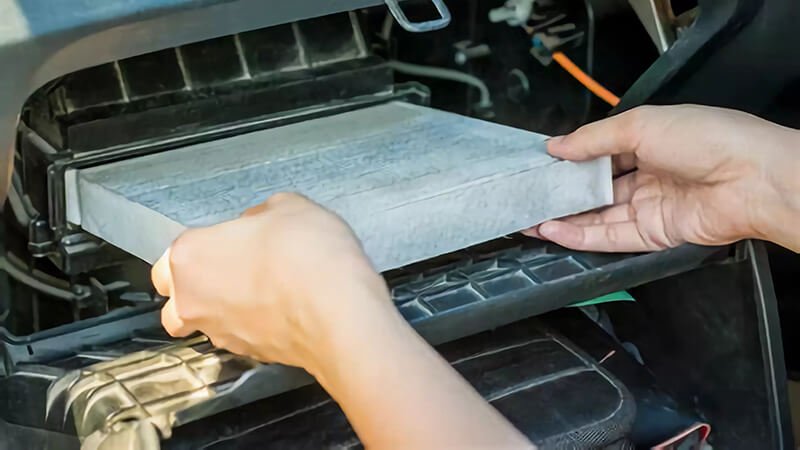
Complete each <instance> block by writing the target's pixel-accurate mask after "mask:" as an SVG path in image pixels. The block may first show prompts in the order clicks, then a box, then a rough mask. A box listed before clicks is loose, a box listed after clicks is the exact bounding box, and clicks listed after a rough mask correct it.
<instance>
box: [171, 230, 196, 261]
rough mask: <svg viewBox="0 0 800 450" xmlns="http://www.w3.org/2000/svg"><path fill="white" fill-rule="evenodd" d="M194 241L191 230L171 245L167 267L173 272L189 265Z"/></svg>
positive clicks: (192, 257)
mask: <svg viewBox="0 0 800 450" xmlns="http://www.w3.org/2000/svg"><path fill="white" fill-rule="evenodd" d="M194 240H195V239H194V232H193V230H188V231H186V232H184V233H183V234H181V235H180V236H178V238H177V239H175V242H173V243H172V246H171V247H170V251H169V266H170V268H172V270H173V271H174V270H176V269H180V268H182V267H187V266H188V265H190V264H191V262H192V260H193V259H194V253H195V248H194V247H195V244H194Z"/></svg>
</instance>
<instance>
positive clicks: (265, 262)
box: [153, 194, 533, 449]
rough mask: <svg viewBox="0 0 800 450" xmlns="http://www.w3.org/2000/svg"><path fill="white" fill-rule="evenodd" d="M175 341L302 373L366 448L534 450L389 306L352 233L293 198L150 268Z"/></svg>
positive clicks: (196, 236) (211, 231)
mask: <svg viewBox="0 0 800 450" xmlns="http://www.w3.org/2000/svg"><path fill="white" fill-rule="evenodd" d="M153 282H154V285H155V286H156V289H157V290H158V291H159V292H160V293H161V294H162V295H166V296H169V297H170V300H169V301H168V303H167V304H166V305H165V307H164V310H163V312H162V322H163V323H164V326H165V328H166V329H167V331H169V332H170V333H171V334H173V335H176V336H182V335H186V334H188V333H191V332H193V331H195V330H200V331H202V332H203V333H205V334H206V335H208V336H209V338H210V339H211V341H212V342H213V343H214V344H215V345H216V346H218V347H223V348H227V349H229V350H231V351H233V352H235V353H239V354H243V355H249V356H251V357H253V358H256V359H259V360H261V361H270V362H278V363H282V364H287V365H292V366H297V367H302V368H305V369H306V370H307V371H309V373H311V374H312V375H314V376H315V377H316V378H317V380H318V381H319V382H320V383H321V384H322V386H323V387H324V388H325V389H326V390H327V391H328V392H329V393H330V394H331V396H332V397H333V398H334V399H335V400H336V401H337V402H338V403H339V405H340V406H341V407H342V409H343V410H344V412H345V414H346V415H347V417H348V419H349V420H350V423H351V424H352V425H353V427H354V428H355V430H356V432H357V433H358V435H359V437H360V438H361V440H362V441H363V442H364V444H365V445H366V446H367V447H369V448H393V449H394V448H421V449H427V448H431V449H434V448H435V449H442V448H458V449H462V448H464V449H468V448H532V447H533V446H532V445H531V444H530V442H528V440H527V439H526V438H525V437H524V436H522V435H521V434H520V433H519V432H518V431H517V430H516V429H515V428H514V427H513V426H512V425H511V424H509V423H508V422H507V421H506V420H505V419H504V418H503V417H502V416H501V415H500V414H499V413H498V412H497V411H496V410H494V409H493V408H492V407H491V406H490V405H489V404H488V403H486V402H485V401H484V400H483V399H482V398H481V397H480V396H479V395H478V393H477V392H475V391H474V390H473V389H472V387H471V386H470V385H469V384H467V382H466V381H465V380H464V379H463V378H461V377H460V376H459V375H458V373H457V372H455V371H454V370H453V369H452V368H451V367H450V366H449V365H448V364H447V362H446V361H444V360H443V359H442V358H441V357H440V356H439V355H438V354H437V353H436V352H435V351H434V350H433V349H432V348H431V347H430V346H428V345H427V343H425V342H424V341H423V340H422V339H421V338H420V337H419V335H417V334H416V333H415V332H414V330H413V329H411V327H410V326H409V325H408V324H407V323H406V321H405V320H404V319H403V318H402V317H401V316H400V314H399V313H398V312H397V310H396V309H395V307H394V306H393V305H392V303H391V300H390V296H389V293H388V290H387V288H386V285H385V283H384V281H383V279H382V278H381V277H380V275H378V274H377V273H376V272H375V271H374V270H373V269H372V268H371V266H370V264H369V262H368V261H367V258H366V257H365V256H364V254H363V252H362V250H361V248H360V245H359V243H358V241H357V240H356V238H355V236H354V235H353V234H352V232H351V231H350V229H349V227H347V225H346V224H345V223H344V222H342V221H341V220H340V219H339V218H338V217H336V216H335V215H333V214H332V213H330V212H328V211H326V210H324V209H322V208H321V207H319V206H317V205H316V204H314V203H312V202H311V201H309V200H307V199H305V198H302V197H300V196H297V195H287V194H283V195H279V196H276V197H273V198H271V199H270V200H268V201H267V202H266V203H265V204H263V205H261V206H259V207H257V208H254V209H253V210H251V211H249V212H248V213H246V214H245V215H244V216H243V217H242V218H241V219H239V220H236V221H232V222H229V223H226V224H222V225H219V226H215V227H211V228H205V229H199V230H191V231H189V232H187V233H185V234H184V235H183V236H181V237H180V238H179V239H178V240H177V241H176V242H175V244H174V245H173V247H172V249H171V250H170V252H169V253H168V254H167V255H165V257H164V258H162V259H161V260H160V261H159V262H158V263H157V264H156V265H155V266H154V268H153Z"/></svg>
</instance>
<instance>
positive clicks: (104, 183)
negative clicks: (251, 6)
mask: <svg viewBox="0 0 800 450" xmlns="http://www.w3.org/2000/svg"><path fill="white" fill-rule="evenodd" d="M545 139H546V137H545V136H543V135H540V134H536V133H532V132H529V131H524V130H519V129H515V128H511V127H507V126H503V125H498V124H494V123H490V122H485V121H481V120H477V119H472V118H468V117H464V116H460V115H457V114H451V113H447V112H443V111H439V110H436V109H431V108H427V107H423V106H417V105H411V104H407V103H403V102H392V103H387V104H383V105H379V106H373V107H369V108H364V109H360V110H356V111H351V112H345V113H342V114H337V115H333V116H329V117H323V118H318V119H313V120H308V121H305V122H299V123H295V124H291V125H285V126H282V127H278V128H272V129H267V130H262V131H255V132H251V133H248V134H243V135H239V136H235V137H231V138H226V139H221V140H216V141H211V142H205V143H200V144H195V145H190V146H186V147H183V148H179V149H175V150H171V151H165V152H161V153H157V154H153V155H148V156H143V157H138V158H134V159H129V160H125V161H120V162H115V163H110V164H107V165H103V166H98V167H92V168H87V169H80V170H76V171H74V172H72V173H69V174H68V177H67V180H68V183H67V219H68V220H69V221H70V222H71V223H73V224H75V225H79V226H80V227H82V228H83V229H84V230H86V231H87V232H89V233H91V234H94V235H96V236H98V237H99V238H101V239H103V240H105V241H107V242H109V243H111V244H113V245H115V246H117V247H119V248H121V249H123V250H125V251H127V252H129V253H131V254H133V255H135V256H138V257H139V258H142V259H143V260H145V261H148V262H151V263H152V262H154V261H155V260H156V259H158V257H160V256H161V254H162V253H163V252H164V250H165V249H166V248H167V247H168V246H169V245H170V244H171V243H172V241H173V240H174V239H175V238H176V237H177V236H178V235H179V234H180V233H181V232H182V231H183V230H185V229H187V228H189V227H201V226H208V225H213V224H217V223H220V222H223V221H227V220H231V219H234V218H236V217H238V216H239V215H240V214H241V212H242V211H244V210H245V209H247V208H249V207H251V206H254V205H257V204H259V203H261V202H262V201H264V200H265V199H267V198H268V197H269V196H270V195H271V194H274V193H276V192H287V191H288V192H299V193H301V194H304V195H306V196H307V197H309V198H311V199H312V200H314V201H316V202H318V203H320V204H321V205H323V206H325V207H327V208H329V209H331V210H333V211H335V212H336V213H338V214H339V215H340V216H341V217H343V218H344V219H345V220H346V221H347V222H348V223H349V224H350V226H351V227H352V228H353V230H354V231H355V232H356V234H357V235H358V237H359V238H360V239H361V241H362V242H363V245H364V248H365V250H366V253H367V255H368V256H369V257H370V258H371V260H372V262H373V264H374V265H375V267H376V268H377V269H378V270H381V271H385V270H390V269H394V268H397V267H401V266H404V265H407V264H410V263H414V262H417V261H421V260H425V259H429V258H432V257H435V256H438V255H441V254H445V253H449V252H452V251H456V250H459V249H462V248H465V247H468V246H471V245H475V244H479V243H481V242H485V241H489V240H492V239H495V238H498V237H501V236H504V235H507V234H511V233H514V232H517V231H519V230H521V229H524V228H527V227H529V226H531V225H534V224H537V223H540V222H542V221H544V220H547V219H552V218H556V217H561V216H564V215H569V214H574V213H578V212H582V211H586V210H590V209H593V208H596V207H600V206H604V205H608V204H610V203H611V202H612V200H613V194H612V183H611V164H610V160H609V159H608V158H602V159H598V160H595V161H590V162H583V163H573V162H569V161H560V160H557V159H554V158H552V157H550V156H549V155H547V153H546V150H545ZM253 251H258V249H253Z"/></svg>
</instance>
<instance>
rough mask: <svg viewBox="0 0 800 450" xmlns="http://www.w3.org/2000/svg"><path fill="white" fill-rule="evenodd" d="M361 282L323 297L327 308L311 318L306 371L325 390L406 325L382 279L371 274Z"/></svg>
mask: <svg viewBox="0 0 800 450" xmlns="http://www.w3.org/2000/svg"><path fill="white" fill-rule="evenodd" d="M361 281H362V282H359V283H354V284H351V285H348V286H343V287H342V288H340V289H338V290H337V291H336V294H335V295H334V296H333V298H328V299H326V300H325V303H326V305H328V306H329V307H327V308H325V310H323V311H320V314H319V316H318V317H317V319H316V320H314V327H313V328H314V329H313V330H312V331H311V333H312V336H311V337H310V338H309V339H308V340H309V342H310V345H309V358H308V364H307V366H306V370H307V371H308V372H309V373H311V374H312V375H313V376H314V377H315V378H316V379H317V381H319V383H320V384H321V385H322V386H323V387H324V388H325V389H326V390H327V391H328V392H331V387H332V386H333V385H335V384H338V380H340V379H341V378H342V377H346V376H347V373H348V372H349V369H351V368H352V366H353V365H354V364H363V363H364V362H366V361H369V360H371V359H372V358H371V355H372V354H375V353H376V352H379V351H380V348H381V346H384V345H385V341H386V340H387V337H389V336H395V335H397V334H399V333H400V332H401V330H402V329H403V327H406V328H408V324H407V323H406V321H405V320H404V319H403V318H402V316H400V314H399V312H398V311H397V309H396V308H395V306H394V304H393V303H392V301H391V296H390V294H389V291H388V289H387V287H386V284H385V282H384V281H383V278H381V277H380V276H379V275H378V274H374V276H373V275H371V274H370V275H366V279H364V280H361ZM331 393H332V394H333V392H331Z"/></svg>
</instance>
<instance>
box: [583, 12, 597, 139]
mask: <svg viewBox="0 0 800 450" xmlns="http://www.w3.org/2000/svg"><path fill="white" fill-rule="evenodd" d="M583 3H584V5H585V6H586V70H585V72H586V74H587V75H589V76H590V77H592V78H594V35H595V19H594V8H593V7H592V0H583ZM585 95H586V104H585V106H584V110H583V119H582V120H581V124H585V123H586V122H588V121H589V116H591V114H592V101H593V100H594V95H592V93H591V92H590V91H589V90H588V89H587V90H586V93H585Z"/></svg>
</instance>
